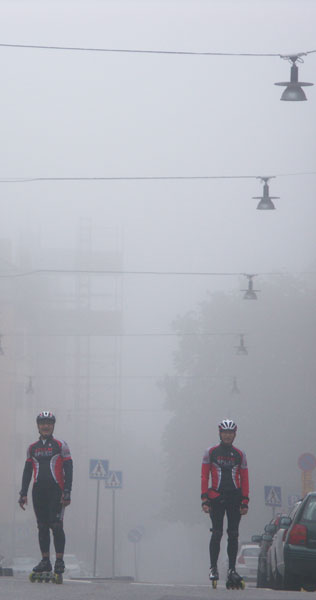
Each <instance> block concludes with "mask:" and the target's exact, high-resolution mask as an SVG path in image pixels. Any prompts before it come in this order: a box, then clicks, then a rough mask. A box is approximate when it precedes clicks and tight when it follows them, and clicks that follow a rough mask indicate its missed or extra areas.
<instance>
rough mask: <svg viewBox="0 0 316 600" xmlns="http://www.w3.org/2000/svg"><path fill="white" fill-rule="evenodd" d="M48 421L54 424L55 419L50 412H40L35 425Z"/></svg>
mask: <svg viewBox="0 0 316 600" xmlns="http://www.w3.org/2000/svg"><path fill="white" fill-rule="evenodd" d="M46 420H47V421H50V423H56V417H55V415H53V413H52V412H51V411H50V410H42V412H40V414H39V415H37V417H36V423H37V424H38V423H40V422H41V421H46Z"/></svg>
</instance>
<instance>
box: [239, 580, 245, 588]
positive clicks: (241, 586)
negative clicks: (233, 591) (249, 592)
mask: <svg viewBox="0 0 316 600" xmlns="http://www.w3.org/2000/svg"><path fill="white" fill-rule="evenodd" d="M245 587H246V584H245V582H244V581H241V582H240V589H241V590H244V589H245Z"/></svg>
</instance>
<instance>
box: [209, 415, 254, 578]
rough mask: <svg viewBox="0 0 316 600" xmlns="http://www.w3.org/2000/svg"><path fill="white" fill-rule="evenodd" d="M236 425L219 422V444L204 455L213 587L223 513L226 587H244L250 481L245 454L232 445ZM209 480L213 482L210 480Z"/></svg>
mask: <svg viewBox="0 0 316 600" xmlns="http://www.w3.org/2000/svg"><path fill="white" fill-rule="evenodd" d="M236 431H237V425H236V423H234V421H232V420H231V419H224V420H223V421H221V422H220V424H219V437H220V443H219V444H217V445H216V446H212V447H211V448H208V449H207V450H206V451H205V453H204V457H203V462H202V473H201V499H202V510H203V511H204V512H205V513H209V515H210V518H211V521H212V535H211V540H210V547H209V550H210V563H211V566H210V572H209V578H210V580H211V581H212V583H213V585H214V587H216V581H217V580H218V569H217V561H218V556H219V552H220V543H221V538H222V535H223V522H224V516H225V514H226V517H227V534H228V541H227V554H228V573H227V582H226V586H227V587H244V582H243V580H242V578H241V577H240V575H238V573H237V572H236V557H237V552H238V534H239V523H240V519H241V517H242V515H246V514H247V512H248V502H249V497H248V494H249V482H248V467H247V459H246V455H245V453H244V452H243V451H242V450H239V449H238V448H236V447H235V446H233V442H234V440H235V437H236ZM209 479H211V481H210V482H209Z"/></svg>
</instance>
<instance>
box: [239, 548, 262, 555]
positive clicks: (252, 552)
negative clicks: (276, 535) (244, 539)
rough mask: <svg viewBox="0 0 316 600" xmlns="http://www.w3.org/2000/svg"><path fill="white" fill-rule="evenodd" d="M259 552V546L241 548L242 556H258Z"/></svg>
mask: <svg viewBox="0 0 316 600" xmlns="http://www.w3.org/2000/svg"><path fill="white" fill-rule="evenodd" d="M259 553H260V548H259V547H258V548H257V547H253V548H245V549H244V550H243V555H244V556H259Z"/></svg>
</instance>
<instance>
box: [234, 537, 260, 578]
mask: <svg viewBox="0 0 316 600" xmlns="http://www.w3.org/2000/svg"><path fill="white" fill-rule="evenodd" d="M259 552H260V546H259V544H254V543H249V544H241V546H240V549H239V552H238V555H237V561H236V569H237V571H238V573H239V575H240V576H241V577H243V578H244V579H245V580H248V579H254V580H255V579H256V578H257V569H258V556H259Z"/></svg>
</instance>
